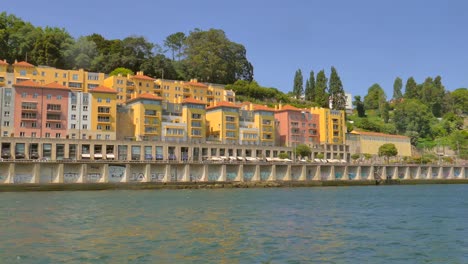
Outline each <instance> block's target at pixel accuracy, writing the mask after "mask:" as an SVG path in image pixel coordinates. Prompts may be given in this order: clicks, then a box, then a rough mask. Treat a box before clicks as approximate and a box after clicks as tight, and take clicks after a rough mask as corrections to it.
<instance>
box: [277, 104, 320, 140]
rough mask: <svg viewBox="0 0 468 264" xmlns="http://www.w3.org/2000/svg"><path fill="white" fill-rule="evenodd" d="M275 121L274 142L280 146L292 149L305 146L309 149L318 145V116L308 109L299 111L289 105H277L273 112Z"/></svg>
mask: <svg viewBox="0 0 468 264" xmlns="http://www.w3.org/2000/svg"><path fill="white" fill-rule="evenodd" d="M275 119H276V121H277V129H276V131H277V135H278V140H277V141H276V142H277V144H278V145H280V146H288V147H293V146H297V145H298V144H306V145H308V146H310V147H313V146H314V145H317V144H319V143H320V140H319V138H320V123H319V115H318V114H314V113H311V112H310V111H309V110H308V109H300V108H297V107H294V106H291V105H285V106H283V105H281V104H280V105H278V106H277V110H276V112H275Z"/></svg>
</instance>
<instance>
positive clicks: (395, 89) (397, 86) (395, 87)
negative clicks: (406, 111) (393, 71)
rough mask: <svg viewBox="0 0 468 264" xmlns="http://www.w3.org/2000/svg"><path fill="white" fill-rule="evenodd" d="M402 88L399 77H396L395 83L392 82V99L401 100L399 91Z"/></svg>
mask: <svg viewBox="0 0 468 264" xmlns="http://www.w3.org/2000/svg"><path fill="white" fill-rule="evenodd" d="M402 88H403V81H402V80H401V78H400V77H396V78H395V81H394V82H393V99H394V100H400V99H401V98H403V94H402V93H401V89H402Z"/></svg>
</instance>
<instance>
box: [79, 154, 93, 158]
mask: <svg viewBox="0 0 468 264" xmlns="http://www.w3.org/2000/svg"><path fill="white" fill-rule="evenodd" d="M81 157H82V158H91V154H81Z"/></svg>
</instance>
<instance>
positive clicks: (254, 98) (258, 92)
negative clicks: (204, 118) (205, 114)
mask: <svg viewBox="0 0 468 264" xmlns="http://www.w3.org/2000/svg"><path fill="white" fill-rule="evenodd" d="M226 89H228V90H233V91H234V92H236V97H237V98H238V99H239V98H242V99H241V100H242V101H251V102H269V103H279V102H282V103H289V102H290V99H289V97H288V96H287V95H285V94H284V93H282V92H280V91H278V90H277V89H276V88H267V87H262V86H260V85H259V84H258V83H257V82H256V81H251V82H248V81H244V80H239V81H236V82H235V83H234V84H228V85H226Z"/></svg>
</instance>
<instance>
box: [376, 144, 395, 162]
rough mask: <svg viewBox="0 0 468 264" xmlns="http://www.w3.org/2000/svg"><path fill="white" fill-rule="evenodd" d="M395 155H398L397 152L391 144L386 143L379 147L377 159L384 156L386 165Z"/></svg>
mask: <svg viewBox="0 0 468 264" xmlns="http://www.w3.org/2000/svg"><path fill="white" fill-rule="evenodd" d="M396 155H398V150H397V148H396V146H395V144H393V143H386V144H383V145H382V146H380V147H379V157H382V156H384V157H385V159H386V160H387V163H388V160H389V158H390V157H395V156H396Z"/></svg>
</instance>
